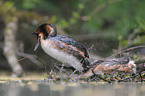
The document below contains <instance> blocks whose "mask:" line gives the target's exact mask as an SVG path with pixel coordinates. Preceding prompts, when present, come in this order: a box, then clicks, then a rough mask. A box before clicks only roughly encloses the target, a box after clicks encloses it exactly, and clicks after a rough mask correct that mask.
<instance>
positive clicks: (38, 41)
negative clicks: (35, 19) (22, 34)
mask: <svg viewBox="0 0 145 96" xmlns="http://www.w3.org/2000/svg"><path fill="white" fill-rule="evenodd" d="M32 35H37V44H36V45H35V48H34V51H36V50H37V48H38V46H39V43H40V38H39V36H38V34H37V33H36V32H33V33H32Z"/></svg>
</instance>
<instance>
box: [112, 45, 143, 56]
mask: <svg viewBox="0 0 145 96" xmlns="http://www.w3.org/2000/svg"><path fill="white" fill-rule="evenodd" d="M137 48H145V46H135V47H131V48H128V49H124V50H122V51H120V52H118V53H116V54H113V55H112V56H111V57H114V56H116V55H118V54H120V53H123V52H127V51H131V50H134V49H137Z"/></svg>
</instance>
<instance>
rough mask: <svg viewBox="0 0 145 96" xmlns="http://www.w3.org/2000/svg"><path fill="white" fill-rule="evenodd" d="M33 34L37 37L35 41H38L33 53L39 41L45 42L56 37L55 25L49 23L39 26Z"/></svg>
mask: <svg viewBox="0 0 145 96" xmlns="http://www.w3.org/2000/svg"><path fill="white" fill-rule="evenodd" d="M33 34H35V35H36V36H37V40H38V41H37V44H36V46H35V48H34V51H36V49H37V48H38V46H39V43H40V39H44V40H45V39H47V38H50V37H55V36H56V35H57V30H56V27H55V25H53V24H50V23H44V24H42V25H40V26H39V27H38V28H37V30H36V31H35V32H34V33H33Z"/></svg>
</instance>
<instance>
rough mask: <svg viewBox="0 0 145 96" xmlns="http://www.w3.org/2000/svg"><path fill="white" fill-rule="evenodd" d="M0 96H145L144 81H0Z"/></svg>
mask: <svg viewBox="0 0 145 96" xmlns="http://www.w3.org/2000/svg"><path fill="white" fill-rule="evenodd" d="M0 96H145V84H144V83H114V84H108V83H74V82H71V83H64V82H62V83H53V82H28V83H21V82H20V83H18V82H15V83H14V82H10V83H0Z"/></svg>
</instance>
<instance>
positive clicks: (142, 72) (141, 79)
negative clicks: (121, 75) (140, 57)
mask: <svg viewBox="0 0 145 96" xmlns="http://www.w3.org/2000/svg"><path fill="white" fill-rule="evenodd" d="M143 73H144V72H140V73H138V74H135V75H133V76H130V77H128V78H125V79H122V80H118V82H122V81H125V80H128V79H130V78H135V77H136V76H139V75H142V74H143ZM141 77H142V76H141ZM141 81H143V80H142V79H141Z"/></svg>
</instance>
